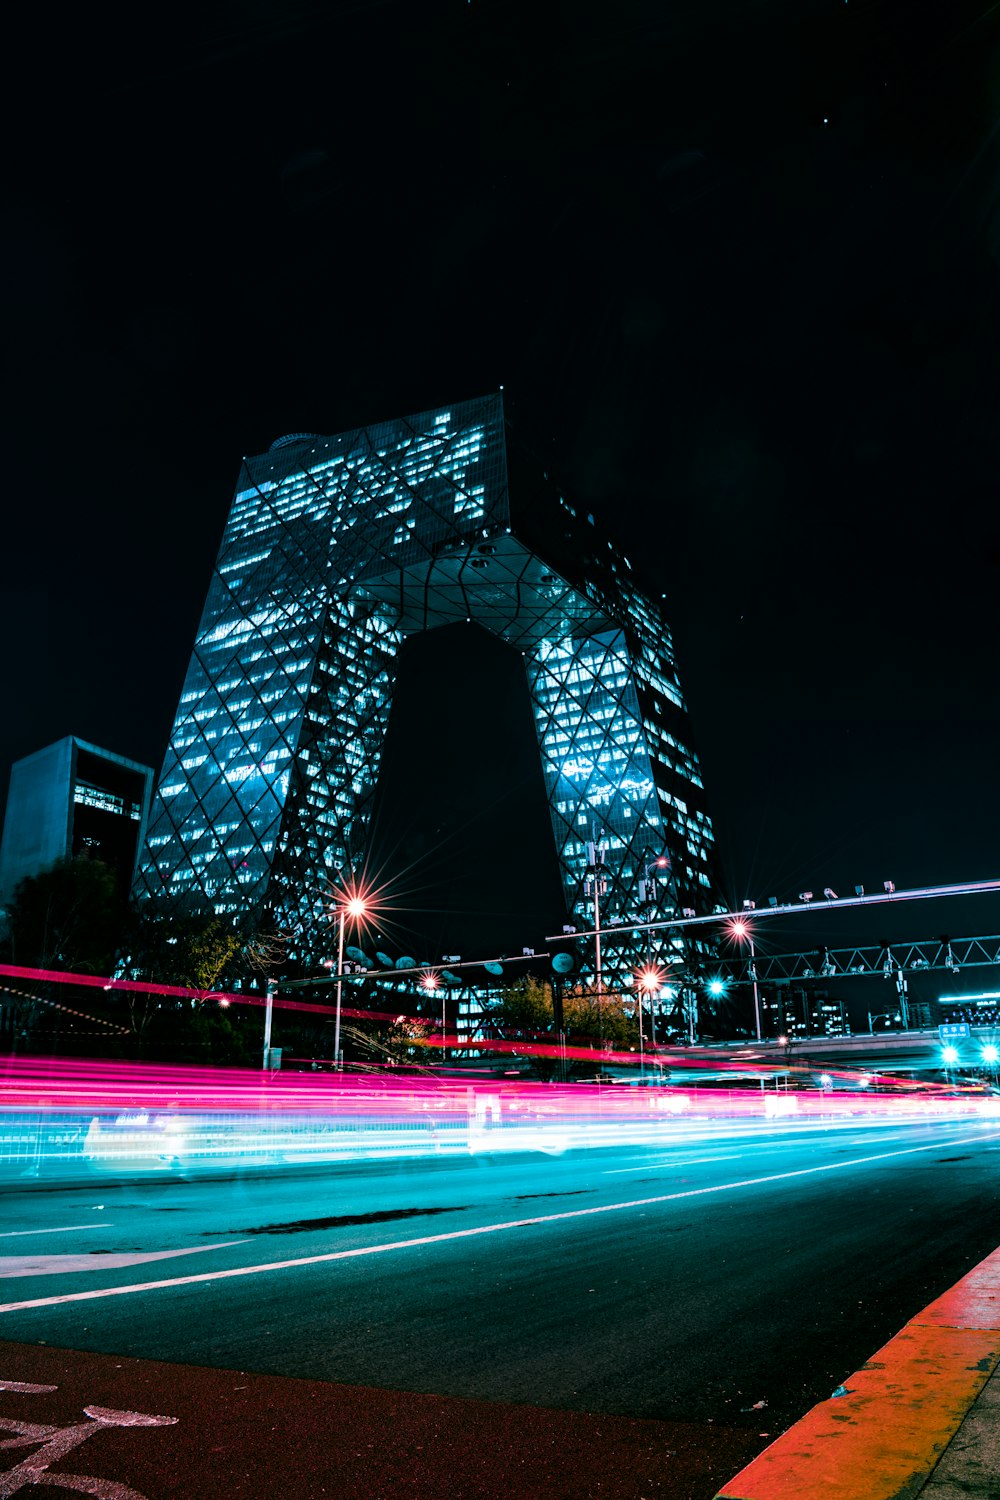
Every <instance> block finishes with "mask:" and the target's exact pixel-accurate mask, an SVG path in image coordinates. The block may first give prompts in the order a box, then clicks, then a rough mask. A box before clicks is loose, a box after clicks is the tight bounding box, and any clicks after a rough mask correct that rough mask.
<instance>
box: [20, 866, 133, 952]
mask: <svg viewBox="0 0 1000 1500" xmlns="http://www.w3.org/2000/svg"><path fill="white" fill-rule="evenodd" d="M124 909H125V908H124V902H123V899H122V896H121V893H120V891H119V886H118V880H117V877H116V875H115V872H114V871H113V870H112V869H111V868H110V866H108V865H106V864H104V863H103V862H102V861H101V860H99V859H92V858H91V857H90V855H88V854H77V855H74V856H67V857H66V858H64V859H59V860H56V862H55V864H54V865H53V866H52V867H51V869H48V870H43V871H42V873H41V874H40V875H29V876H27V877H26V878H25V879H24V880H22V881H21V882H20V884H19V885H18V887H17V889H16V890H15V892H14V899H13V901H12V902H11V903H10V906H9V908H8V914H7V915H8V922H9V926H10V954H11V962H12V963H15V964H18V965H19V966H21V967H23V968H38V969H63V970H69V971H74V972H77V973H82V974H108V973H110V971H111V966H112V964H113V962H114V954H115V945H116V942H117V935H118V930H119V927H120V924H121V921H122V917H123V914H124Z"/></svg>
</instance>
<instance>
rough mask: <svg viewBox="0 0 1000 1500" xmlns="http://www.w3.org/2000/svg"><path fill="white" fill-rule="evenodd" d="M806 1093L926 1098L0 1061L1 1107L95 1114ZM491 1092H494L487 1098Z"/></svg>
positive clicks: (705, 1100) (572, 1109) (664, 1126)
mask: <svg viewBox="0 0 1000 1500" xmlns="http://www.w3.org/2000/svg"><path fill="white" fill-rule="evenodd" d="M768 1097H770V1098H779V1099H786V1100H793V1101H794V1110H795V1114H794V1116H793V1117H792V1119H791V1121H789V1123H793V1124H794V1123H795V1120H796V1119H797V1120H798V1121H800V1122H801V1121H803V1120H808V1119H809V1118H810V1117H812V1116H819V1117H822V1118H825V1119H830V1118H831V1117H832V1116H837V1115H844V1116H846V1122H847V1123H849V1122H850V1120H851V1119H854V1120H857V1118H858V1113H859V1112H860V1113H861V1114H863V1115H864V1116H866V1117H867V1118H869V1119H872V1118H878V1117H895V1116H899V1115H907V1114H912V1112H913V1111H914V1110H915V1109H917V1108H921V1107H922V1106H923V1105H924V1103H925V1101H924V1100H923V1099H921V1098H919V1097H917V1098H913V1097H911V1096H907V1095H874V1096H872V1095H870V1094H867V1093H848V1092H847V1091H840V1090H838V1091H837V1093H836V1094H835V1095H830V1094H826V1095H821V1094H820V1093H818V1092H817V1093H798V1094H792V1095H777V1096H776V1095H774V1094H771V1095H770V1096H768V1095H766V1094H762V1093H761V1091H760V1090H759V1089H755V1088H750V1089H742V1090H740V1089H718V1090H704V1089H695V1090H685V1089H683V1088H669V1087H665V1088H655V1089H636V1088H629V1087H618V1088H615V1087H608V1086H603V1087H602V1086H600V1085H587V1084H578V1083H574V1084H559V1083H549V1084H539V1083H524V1082H521V1081H518V1080H509V1079H488V1080H485V1079H466V1078H464V1077H463V1078H458V1079H449V1078H439V1079H424V1078H414V1076H413V1075H412V1074H406V1075H404V1076H403V1077H401V1078H396V1077H392V1076H389V1075H386V1074H381V1075H378V1076H377V1077H372V1076H370V1075H361V1076H350V1075H344V1074H334V1075H330V1074H313V1073H289V1074H281V1073H278V1074H265V1073H262V1072H258V1071H251V1070H249V1069H221V1068H205V1067H182V1066H170V1065H162V1064H150V1063H135V1062H123V1061H118V1060H101V1061H96V1060H93V1059H69V1058H58V1059H53V1058H32V1057H11V1058H6V1059H3V1060H2V1061H0V1111H6V1112H13V1111H19V1112H22V1113H23V1112H25V1111H32V1112H41V1113H45V1114H58V1113H67V1114H69V1113H75V1114H79V1113H81V1112H82V1113H85V1114H89V1115H92V1116H97V1115H101V1116H103V1115H108V1114H111V1115H116V1114H122V1113H135V1112H141V1111H146V1112H163V1113H171V1114H176V1113H179V1112H185V1111H191V1112H195V1111H198V1112H201V1113H214V1112H228V1113H233V1112H240V1113H244V1114H254V1113H258V1112H262V1113H264V1112H266V1113H267V1114H268V1115H272V1114H273V1112H275V1111H278V1112H284V1113H287V1114H289V1115H300V1116H301V1115H303V1114H307V1113H308V1114H315V1115H318V1114H324V1115H328V1116H329V1115H337V1114H340V1115H343V1116H345V1117H348V1118H349V1120H350V1121H352V1122H355V1123H361V1121H362V1120H363V1119H364V1118H365V1117H367V1118H369V1119H371V1120H373V1121H374V1120H380V1121H384V1120H385V1119H386V1117H387V1116H388V1117H392V1118H399V1119H407V1118H409V1119H411V1120H413V1121H414V1122H417V1121H421V1120H422V1121H423V1122H424V1123H425V1124H426V1123H427V1122H428V1120H429V1119H430V1112H433V1116H434V1117H435V1118H437V1119H438V1120H440V1121H442V1122H443V1121H444V1120H446V1119H447V1118H449V1117H452V1118H457V1119H467V1118H469V1117H470V1116H472V1115H473V1114H475V1112H476V1111H477V1109H478V1108H479V1107H480V1105H479V1102H478V1101H482V1107H483V1108H489V1109H490V1110H493V1109H496V1110H498V1111H500V1112H501V1113H502V1115H503V1118H504V1119H506V1120H508V1121H509V1122H510V1123H511V1124H517V1123H525V1124H526V1123H528V1122H529V1121H531V1122H533V1123H535V1124H537V1125H538V1126H539V1127H541V1126H544V1125H545V1124H546V1123H548V1124H550V1125H552V1126H553V1127H555V1126H557V1125H558V1124H559V1123H560V1121H561V1122H563V1123H566V1122H569V1121H573V1120H575V1121H577V1122H582V1121H585V1120H591V1121H598V1120H599V1121H601V1122H603V1123H606V1124H613V1123H615V1122H616V1121H617V1122H620V1123H624V1122H625V1121H636V1120H642V1121H646V1122H649V1123H650V1124H651V1126H653V1127H654V1128H655V1129H656V1130H657V1131H658V1132H659V1131H660V1130H663V1131H667V1132H669V1131H670V1129H671V1122H674V1123H676V1121H677V1120H678V1119H679V1120H681V1121H683V1119H684V1118H685V1116H687V1117H688V1118H689V1119H691V1120H692V1122H694V1121H695V1120H697V1119H703V1118H705V1117H706V1116H707V1117H719V1118H722V1117H725V1118H728V1119H734V1118H735V1119H737V1120H738V1119H740V1118H747V1119H749V1118H756V1119H760V1118H761V1116H762V1115H763V1114H764V1113H765V1107H766V1106H765V1100H766V1099H767V1098H768ZM487 1101H489V1102H488V1103H487ZM926 1103H927V1105H929V1106H931V1107H932V1108H933V1109H934V1110H935V1112H936V1113H938V1114H941V1113H943V1114H947V1115H956V1116H958V1115H963V1114H968V1113H970V1112H976V1113H978V1112H979V1111H980V1109H981V1107H982V1103H983V1101H981V1100H979V1099H977V1098H970V1099H968V1100H952V1099H947V1100H941V1099H928V1100H927V1101H926Z"/></svg>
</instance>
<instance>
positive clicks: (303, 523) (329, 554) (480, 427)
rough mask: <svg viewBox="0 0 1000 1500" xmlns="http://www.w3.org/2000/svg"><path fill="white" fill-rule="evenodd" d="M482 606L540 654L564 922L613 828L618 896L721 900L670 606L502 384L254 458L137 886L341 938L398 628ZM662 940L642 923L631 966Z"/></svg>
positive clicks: (299, 943)
mask: <svg viewBox="0 0 1000 1500" xmlns="http://www.w3.org/2000/svg"><path fill="white" fill-rule="evenodd" d="M468 620H472V621H475V622H477V623H478V625H479V626H481V627H482V628H483V629H485V630H486V631H488V632H490V633H492V634H493V635H494V636H496V637H499V638H500V639H501V640H503V641H505V642H507V643H509V645H510V646H512V647H514V648H516V649H517V650H518V651H519V652H520V653H521V654H522V655H523V660H524V671H525V674H526V681H527V691H528V695H529V697H530V703H531V707H532V712H533V716H534V726H535V737H536V743H537V752H538V757H539V762H540V768H541V774H542V778H543V781H544V787H545V795H546V798H547V802H548V810H549V816H550V820H551V835H552V839H553V841H554V849H555V856H556V859H557V862H558V867H559V871H560V875H561V880H562V888H563V894H564V899H565V920H566V922H567V924H572V925H575V926H576V927H577V928H579V929H581V930H583V929H586V928H588V927H590V926H592V925H593V924H592V917H593V908H592V904H591V902H590V901H589V899H588V897H587V895H586V893H585V892H586V883H587V873H588V865H589V863H590V861H591V859H592V858H594V853H595V849H596V850H597V851H599V852H598V853H597V856H596V857H597V859H598V860H601V859H603V864H602V869H601V882H602V888H603V890H604V894H603V895H602V897H601V907H602V911H603V912H604V913H607V914H608V915H610V914H612V913H615V912H617V913H620V914H636V913H637V912H638V914H639V915H640V916H642V915H645V916H646V917H647V918H651V917H655V916H659V917H661V918H663V917H666V916H668V915H671V914H672V912H671V908H672V909H673V912H675V913H676V915H678V916H680V915H681V912H682V910H683V909H685V908H686V909H687V911H688V912H690V913H691V914H693V913H694V912H698V913H699V914H700V913H706V912H709V911H710V910H711V909H712V904H713V887H714V884H715V882H714V875H713V869H714V858H713V834H712V824H711V821H710V819H709V816H708V813H707V810H706V806H705V795H704V790H703V787H702V780H701V773H700V770H699V764H698V758H697V756H696V755H695V753H694V751H693V750H692V748H691V742H690V737H689V732H688V715H687V711H686V708H685V703H684V698H683V695H682V693H681V688H680V684H679V682H678V678H677V673H676V670H675V666H674V654H673V647H672V642H671V636H670V631H669V629H668V627H667V624H666V621H665V620H664V617H663V614H662V612H661V609H660V606H659V604H658V603H657V602H656V601H655V599H654V598H653V597H652V596H651V595H650V593H648V592H647V591H646V590H644V588H643V587H642V585H641V584H640V583H639V581H638V580H637V579H636V577H635V576H634V574H633V570H632V565H631V564H630V562H629V560H628V558H627V557H626V556H624V554H623V553H622V552H621V551H619V550H618V548H617V547H616V546H615V545H614V544H613V543H612V542H610V541H609V540H608V539H607V538H606V537H604V536H602V535H601V532H600V529H599V527H598V526H597V525H596V524H595V522H594V518H593V517H592V516H590V515H587V514H586V513H581V512H580V511H579V510H578V509H577V507H576V506H574V505H573V504H571V503H570V502H569V500H568V499H566V498H564V497H563V495H562V494H561V493H560V491H559V488H558V487H557V486H556V485H555V484H553V483H552V482H551V481H550V480H549V479H548V478H547V476H546V475H544V474H543V473H542V472H541V471H534V470H533V468H532V466H531V465H530V464H527V463H525V462H524V460H523V459H522V458H521V457H520V456H519V455H518V453H517V451H516V445H515V444H513V443H512V442H511V441H509V439H508V433H507V430H506V425H505V419H504V410H503V397H502V395H499V394H498V395H492V396H487V397H485V398H483V399H481V400H474V401H466V402H462V403H460V404H458V405H454V406H450V407H447V408H443V409H440V410H437V411H429V412H423V413H421V414H419V415H417V416H411V417H405V418H402V419H399V420H395V421H386V422H380V423H377V424H375V425H374V426H371V427H365V428H361V429H358V430H357V431H353V432H346V433H342V434H340V435H339V436H335V437H318V436H315V435H312V434H300V433H296V434H294V435H292V436H288V437H284V438H281V439H279V440H278V441H277V442H276V443H274V444H272V446H271V448H270V449H269V450H268V451H267V452H266V453H263V454H261V455H259V456H258V457H255V458H249V459H246V460H244V463H243V467H242V470H241V474H240V478H239V483H238V487H237V490H236V494H235V496H234V499H233V502H232V508H231V510H230V513H229V519H228V522H227V524H226V528H225V532H224V535H223V538H222V544H221V547H220V550H219V555H218V560H217V562H216V565H215V572H214V574H213V577H212V582H211V586H210V588H209V593H208V599H207V602H206V604H205V609H204V613H203V615H202V620H201V624H200V627H199V629H198V634H197V638H196V640H195V644H194V651H193V653H192V656H191V662H190V665H189V667H188V671H187V677H186V679H185V682H184V687H183V692H182V695H181V700H180V704H179V705H178V709H177V714H176V718H175V721H174V726H173V731H172V733H171V737H170V744H169V749H168V751H167V755H166V759H165V762H164V766H163V770H162V772H161V774H160V778H159V783H158V786H157V789H156V792H155V796H154V799H153V805H152V808H151V812H150V818H149V824H148V831H147V836H146V843H145V848H144V851H143V855H142V858H141V860H140V865H139V870H138V875H137V894H138V895H140V896H141V897H144V898H148V899H156V898H161V897H164V896H165V897H169V898H174V899H182V900H183V902H184V904H186V905H194V906H197V907H200V908H201V909H202V910H207V911H216V912H237V911H238V912H240V913H241V914H246V913H248V912H250V913H252V912H260V913H264V912H266V913H267V914H268V919H269V920H270V921H272V922H273V923H274V924H275V925H277V926H278V927H279V928H281V929H282V930H284V931H286V932H289V933H291V934H292V935H293V951H294V952H295V953H296V954H297V956H298V957H300V958H301V959H303V961H305V962H314V961H316V959H317V958H318V957H319V955H320V954H322V953H326V952H328V951H329V941H330V936H329V935H330V897H331V891H332V889H333V887H334V885H335V883H336V882H337V881H338V879H339V880H343V878H344V876H345V875H346V873H347V872H350V871H354V872H357V871H359V870H360V869H361V868H362V867H363V864H364V858H365V854H366V851H367V848H368V843H369V840H370V835H371V815H372V809H373V804H374V799H375V792H376V785H377V782H378V779H379V771H380V763H381V758H382V750H383V744H384V740H385V735H386V727H387V724H388V720H389V715H390V713H391V710H392V702H393V686H394V681H395V665H396V658H397V653H398V651H399V648H400V646H401V644H402V642H403V640H404V639H405V638H406V637H408V636H410V635H412V634H413V633H415V632H420V631H429V630H434V629H436V628H437V627H439V626H442V625H447V624H450V623H453V622H458V621H462V622H465V621H468ZM651 855H659V856H661V863H660V864H659V865H658V866H657V867H656V879H657V886H656V891H657V900H658V906H657V907H656V908H655V909H654V908H653V906H652V904H651V902H650V901H649V899H648V896H649V892H648V887H647V891H646V893H645V896H644V894H643V893H642V892H641V891H640V884H641V883H642V882H644V881H645V880H647V879H648V878H649V866H650V863H651ZM663 857H665V861H664V859H663ZM643 899H646V901H647V904H646V906H645V907H643V906H642V904H641V903H642V901H643ZM674 941H675V942H676V939H675V940H674ZM650 942H652V947H651V948H650ZM666 942H667V939H666V938H665V937H663V936H662V935H661V934H659V933H657V934H655V935H654V937H653V939H652V940H650V939H649V938H647V937H645V936H643V937H641V938H639V937H637V938H636V939H634V940H633V946H635V947H636V953H635V954H632V955H629V954H628V953H627V952H626V951H623V952H622V955H621V957H622V961H623V962H632V961H634V960H635V959H636V957H637V956H640V955H641V956H644V955H647V954H649V953H651V954H652V956H654V957H655V956H656V955H657V954H658V953H661V952H665V951H666V950H665V948H664V946H663V945H664V944H665V943H666ZM583 946H584V945H581V948H582V947H583ZM625 946H626V949H627V946H628V945H627V944H626V945H625ZM582 957H583V962H584V966H585V967H586V964H587V959H586V955H585V954H583V955H582ZM609 957H610V955H609Z"/></svg>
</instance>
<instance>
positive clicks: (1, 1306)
mask: <svg viewBox="0 0 1000 1500" xmlns="http://www.w3.org/2000/svg"><path fill="white" fill-rule="evenodd" d="M997 1139H1000V1131H991V1132H990V1133H989V1134H983V1133H982V1132H980V1133H978V1134H976V1135H970V1136H964V1137H961V1138H960V1139H959V1140H954V1141H948V1142H947V1144H948V1145H949V1146H971V1145H975V1144H976V1143H977V1142H979V1141H984V1140H997ZM942 1144H943V1143H942V1142H941V1141H934V1142H932V1143H931V1144H929V1145H925V1146H909V1147H907V1148H906V1149H905V1150H903V1151H881V1152H879V1153H878V1154H877V1155H875V1156H858V1157H855V1158H854V1159H853V1160H852V1161H835V1162H829V1163H827V1164H826V1165H824V1166H821V1167H798V1168H796V1170H795V1171H794V1172H774V1173H771V1174H770V1175H768V1176H767V1177H744V1178H742V1179H740V1180H738V1181H736V1182H720V1183H717V1184H716V1185H715V1186H714V1187H700V1188H687V1189H686V1190H685V1191H684V1192H682V1193H660V1194H658V1195H657V1196H656V1197H655V1198H632V1199H630V1200H629V1201H628V1202H626V1203H606V1204H604V1205H603V1206H601V1207H596V1208H572V1209H566V1210H564V1211H563V1212H562V1213H558V1214H539V1215H538V1216H537V1217H535V1218H531V1219H510V1220H508V1221H507V1222H506V1223H503V1224H483V1225H481V1226H480V1227H479V1228H478V1229H453V1230H450V1231H449V1232H448V1233H446V1234H427V1235H421V1236H420V1238H419V1239H414V1240H392V1241H391V1242H390V1243H389V1244H386V1245H359V1246H358V1247H357V1248H356V1249H354V1250H330V1251H328V1252H327V1253H326V1254H325V1255H303V1256H301V1257H299V1258H298V1259H297V1260H272V1261H266V1262H264V1264H262V1265H258V1266H233V1267H231V1268H230V1269H229V1270H228V1271H202V1272H201V1273H200V1274H199V1275H197V1276H176V1277H173V1278H172V1279H171V1280H169V1281H141V1282H136V1283H133V1284H132V1285H130V1286H112V1287H104V1288H102V1289H101V1290H100V1291H92V1292H67V1293H65V1294H64V1295H63V1296H59V1297H32V1298H31V1299H30V1300H28V1301H25V1302H5V1303H0V1313H5V1312H22V1311H23V1310H24V1309H26V1308H29V1307H57V1306H59V1305H60V1304H61V1303H64V1302H91V1301H93V1300H94V1299H95V1298H98V1297H127V1296H129V1295H130V1294H131V1293H132V1292H156V1291H160V1290H161V1289H163V1288H164V1287H171V1286H194V1285H196V1284H197V1283H198V1282H203V1281H223V1280H226V1279H227V1278H228V1277H230V1276H256V1275H257V1274H258V1273H261V1272H264V1271H287V1270H290V1269H293V1268H294V1267H296V1266H318V1265H323V1264H325V1263H326V1262H328V1261H334V1260H354V1259H356V1258H358V1257H359V1256H362V1255H384V1254H386V1252H387V1251H389V1250H411V1249H413V1248H415V1247H416V1246H418V1245H441V1244H444V1243H445V1242H446V1241H449V1240H469V1239H473V1238H474V1237H475V1236H477V1235H482V1234H499V1233H500V1232H501V1231H502V1230H505V1229H527V1228H529V1227H531V1226H532V1225H535V1224H555V1223H558V1222H559V1221H560V1220H563V1219H585V1218H589V1217H592V1216H593V1215H594V1214H613V1213H620V1212H622V1210H624V1209H628V1208H647V1207H649V1206H650V1205H651V1204H654V1203H673V1202H675V1201H677V1200H678V1199H681V1198H701V1197H704V1196H705V1195H706V1194H708V1193H725V1192H729V1191H731V1190H733V1189H735V1188H745V1187H761V1186H763V1184H764V1183H768V1182H784V1181H786V1180H787V1179H788V1178H790V1177H812V1176H814V1175H815V1174H816V1173H818V1172H840V1171H843V1169H844V1168H845V1167H863V1166H867V1164H868V1163H869V1162H873V1161H885V1160H886V1159H888V1158H892V1157H896V1156H913V1155H914V1154H915V1153H916V1152H920V1151H940V1150H941V1146H942ZM236 1243H240V1244H246V1241H245V1240H243V1241H237V1242H236ZM206 1248H207V1247H206Z"/></svg>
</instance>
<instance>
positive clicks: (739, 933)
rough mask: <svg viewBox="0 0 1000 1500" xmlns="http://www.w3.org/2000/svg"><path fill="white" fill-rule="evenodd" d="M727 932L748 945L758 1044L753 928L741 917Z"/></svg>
mask: <svg viewBox="0 0 1000 1500" xmlns="http://www.w3.org/2000/svg"><path fill="white" fill-rule="evenodd" d="M729 931H730V934H731V935H732V936H733V937H734V938H735V939H736V941H737V942H738V943H742V942H743V940H744V938H745V939H746V941H747V942H748V943H749V944H750V978H751V979H752V980H753V1016H754V1024H755V1025H756V1028H757V1040H758V1042H759V1041H760V1039H761V1032H760V992H759V990H758V988H757V950H756V948H755V947H754V945H753V928H752V927H751V926H750V923H749V922H746V921H744V919H743V918H742V917H737V918H736V921H735V922H733V924H732V925H731V927H730V929H729Z"/></svg>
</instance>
